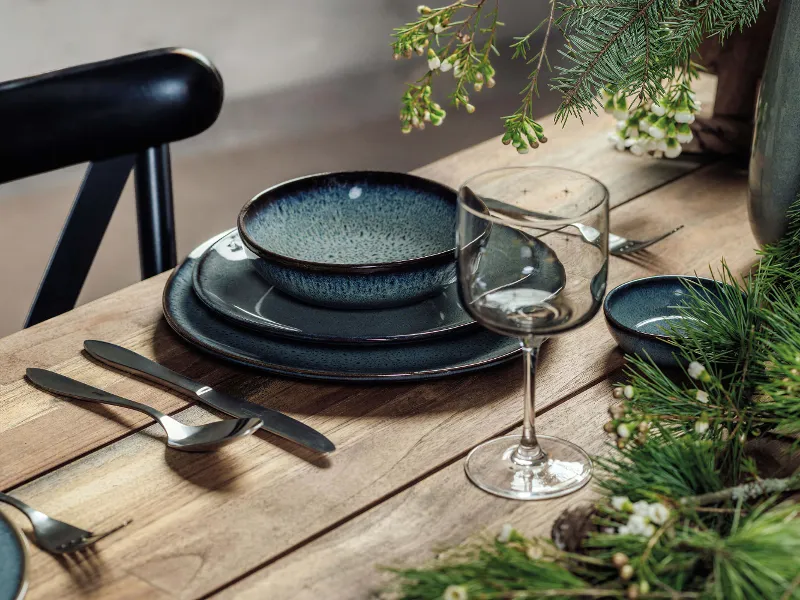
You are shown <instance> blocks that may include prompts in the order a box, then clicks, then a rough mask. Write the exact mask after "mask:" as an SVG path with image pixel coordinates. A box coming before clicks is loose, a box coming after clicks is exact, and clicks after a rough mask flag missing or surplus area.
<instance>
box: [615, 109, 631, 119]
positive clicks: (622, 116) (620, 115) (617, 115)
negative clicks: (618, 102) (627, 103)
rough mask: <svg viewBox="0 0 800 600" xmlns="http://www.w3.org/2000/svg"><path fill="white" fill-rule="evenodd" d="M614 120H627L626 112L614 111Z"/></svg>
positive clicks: (623, 110)
mask: <svg viewBox="0 0 800 600" xmlns="http://www.w3.org/2000/svg"><path fill="white" fill-rule="evenodd" d="M614 118H615V119H620V120H624V119H627V118H628V111H627V110H625V109H623V108H615V109H614Z"/></svg>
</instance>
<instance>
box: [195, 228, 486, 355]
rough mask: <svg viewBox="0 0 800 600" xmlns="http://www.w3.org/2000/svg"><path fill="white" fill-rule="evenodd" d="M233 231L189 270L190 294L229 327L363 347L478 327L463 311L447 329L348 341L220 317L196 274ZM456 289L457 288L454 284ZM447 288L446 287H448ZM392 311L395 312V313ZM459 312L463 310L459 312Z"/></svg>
mask: <svg viewBox="0 0 800 600" xmlns="http://www.w3.org/2000/svg"><path fill="white" fill-rule="evenodd" d="M234 231H236V229H231V230H229V231H226V232H225V234H224V235H223V236H222V237H219V238H217V239H215V241H214V243H213V244H211V245H210V246H209V247H208V248H206V249H205V250H204V252H203V253H202V254H201V255H200V257H199V258H197V263H196V264H195V266H194V268H193V269H192V290H193V291H194V293H195V295H196V296H197V297H198V298H199V299H200V301H201V302H202V303H203V305H204V306H206V307H207V308H208V309H209V310H211V311H212V312H213V313H214V314H215V315H218V316H220V317H222V318H224V319H226V320H228V321H230V322H232V323H235V324H238V325H240V326H243V327H247V328H248V329H250V330H252V331H255V332H257V333H261V334H267V335H275V336H280V337H285V338H289V339H293V340H299V341H306V342H308V341H311V342H321V343H327V344H342V345H344V344H347V345H364V344H402V343H408V342H413V341H422V340H429V339H432V338H437V337H442V336H447V335H451V334H453V333H457V332H461V331H462V330H469V329H474V328H476V327H477V326H478V325H479V324H478V322H477V321H476V320H475V319H473V318H472V317H471V316H470V315H469V313H467V311H464V315H465V316H466V319H467V320H465V321H463V322H459V323H456V324H453V325H448V326H446V327H443V328H440V329H436V330H426V331H421V332H416V333H404V334H398V335H389V336H373V337H364V338H352V337H343V336H340V335H339V336H337V335H321V334H316V333H305V332H300V333H297V332H294V331H288V330H284V329H280V328H279V327H275V328H271V327H269V325H267V324H265V323H257V322H255V320H250V319H248V318H247V317H246V316H239V317H237V316H233V315H231V314H226V313H223V312H222V311H221V310H220V309H219V308H218V307H217V306H215V305H214V303H213V302H211V300H210V299H209V298H208V297H207V292H205V291H204V290H203V286H202V285H201V284H200V281H199V270H200V267H201V265H203V264H204V262H205V261H206V260H207V258H208V257H209V255H210V253H211V251H212V250H213V249H214V247H215V246H216V245H217V244H219V243H221V242H222V240H224V239H225V238H226V237H227V236H228V235H230V234H231V233H233V232H234ZM267 285H268V284H267ZM456 285H458V284H457V283H456ZM448 287H450V286H448ZM284 296H286V298H287V299H288V300H290V301H291V302H294V303H296V304H300V305H302V304H303V303H302V302H300V301H299V300H295V299H294V298H292V297H291V296H288V295H286V294H284ZM314 308H315V309H318V310H329V311H334V310H335V309H326V308H325V307H323V306H315V307H314ZM400 308H404V307H402V306H400V307H397V309H400ZM395 310H396V309H395ZM462 310H463V309H462Z"/></svg>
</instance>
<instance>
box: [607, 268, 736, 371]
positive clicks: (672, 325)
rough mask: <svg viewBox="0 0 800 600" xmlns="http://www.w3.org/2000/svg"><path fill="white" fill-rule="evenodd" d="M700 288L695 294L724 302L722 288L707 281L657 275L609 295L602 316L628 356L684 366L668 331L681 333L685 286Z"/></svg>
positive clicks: (666, 365) (685, 297)
mask: <svg viewBox="0 0 800 600" xmlns="http://www.w3.org/2000/svg"><path fill="white" fill-rule="evenodd" d="M687 281H691V282H693V284H695V285H697V286H698V287H697V288H696V291H697V292H698V293H700V294H704V295H706V296H707V297H708V298H711V299H713V300H714V301H715V302H716V301H719V302H722V300H721V299H720V295H719V286H720V285H724V284H720V283H719V282H717V281H714V280H713V279H708V278H707V277H690V276H685V275H656V276H654V277H644V278H642V279H634V280H633V281H628V282H627V283H623V284H622V285H619V286H617V287H615V288H614V289H613V290H611V291H610V292H609V293H608V295H606V298H605V301H604V302H603V313H604V314H605V317H606V324H607V325H608V329H609V331H610V332H611V335H612V336H614V339H615V340H616V341H617V343H618V344H619V346H620V348H622V349H623V350H624V351H625V352H627V353H628V354H635V355H637V356H640V357H642V358H648V357H649V358H650V359H651V360H652V361H653V362H654V363H656V364H657V365H659V366H661V367H677V366H679V365H680V364H681V362H682V361H681V360H680V359H679V357H677V356H676V355H675V352H676V348H675V346H674V345H672V344H671V343H670V340H671V339H673V336H671V335H667V333H666V332H665V329H666V330H670V331H671V332H673V333H674V332H680V324H681V322H682V321H683V317H682V316H681V315H680V313H679V311H678V309H677V307H679V306H682V305H685V303H686V301H687V300H688V298H689V291H688V290H687V288H686V282H687Z"/></svg>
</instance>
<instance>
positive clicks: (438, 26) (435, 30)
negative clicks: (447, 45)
mask: <svg viewBox="0 0 800 600" xmlns="http://www.w3.org/2000/svg"><path fill="white" fill-rule="evenodd" d="M445 29H446V28H445V27H444V26H443V25H442V24H441V23H436V25H434V26H433V33H442V32H443V31H444V30H445Z"/></svg>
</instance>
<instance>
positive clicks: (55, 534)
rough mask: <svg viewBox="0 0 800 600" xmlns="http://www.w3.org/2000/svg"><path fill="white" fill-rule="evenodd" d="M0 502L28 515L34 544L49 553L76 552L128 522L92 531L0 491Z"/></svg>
mask: <svg viewBox="0 0 800 600" xmlns="http://www.w3.org/2000/svg"><path fill="white" fill-rule="evenodd" d="M0 502H5V503H6V504H10V505H11V506H13V507H14V508H17V509H19V510H20V511H22V513H23V514H24V515H25V516H26V517H28V520H29V521H30V522H31V525H33V537H34V541H35V542H36V545H37V546H39V547H40V548H41V549H42V550H46V551H47V552H49V553H50V554H68V553H70V552H77V551H78V550H82V549H83V548H86V547H87V546H91V545H92V544H94V543H96V542H98V541H100V540H102V539H103V538H104V537H107V536H109V535H111V534H112V533H114V532H115V531H119V530H120V529H122V528H123V527H125V526H126V525H128V524H129V523H130V521H126V522H125V523H123V524H122V525H119V526H117V527H114V529H111V530H109V531H105V532H103V533H94V532H92V531H86V530H85V529H80V528H78V527H74V526H72V525H70V524H68V523H64V522H63V521H58V520H57V519H53V518H51V517H48V516H47V515H46V514H44V513H43V512H39V511H38V510H36V509H34V508H31V507H30V506H28V505H27V504H25V503H24V502H22V501H21V500H17V499H16V498H14V497H12V496H9V495H7V494H3V493H0Z"/></svg>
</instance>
